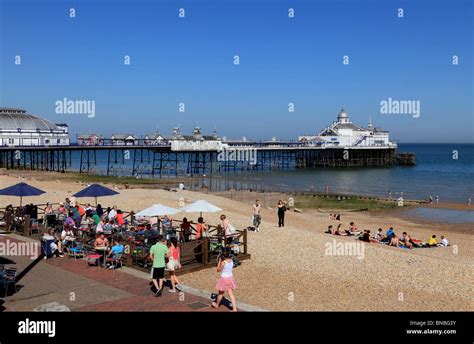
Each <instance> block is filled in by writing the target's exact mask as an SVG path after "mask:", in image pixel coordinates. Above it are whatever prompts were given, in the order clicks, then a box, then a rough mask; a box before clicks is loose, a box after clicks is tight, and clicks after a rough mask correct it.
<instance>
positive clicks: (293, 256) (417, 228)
mask: <svg viewBox="0 0 474 344" xmlns="http://www.w3.org/2000/svg"><path fill="white" fill-rule="evenodd" d="M20 174H21V173H20ZM24 175H26V174H24ZM53 178H54V177H50V178H44V179H46V180H38V179H41V178H40V177H39V175H35V176H33V175H30V176H29V177H28V176H26V178H25V180H24V181H25V182H27V183H29V184H30V185H33V186H35V187H38V188H40V189H42V190H44V191H46V193H45V194H43V195H41V196H37V197H26V198H24V200H23V202H24V203H35V204H39V203H46V202H48V201H49V202H55V203H57V202H60V201H63V200H64V198H66V197H70V196H71V195H72V194H73V193H75V192H77V191H79V190H81V189H82V188H84V185H83V183H80V182H72V181H65V180H60V179H57V180H55V179H53ZM19 181H20V179H19V178H18V177H17V176H15V177H14V176H12V175H10V176H6V175H2V176H0V188H4V187H7V186H10V185H13V184H15V183H17V182H19ZM106 186H108V187H111V185H106ZM117 188H118V189H119V190H118V191H119V192H120V194H119V195H116V196H110V197H103V198H100V199H99V203H101V204H102V205H103V206H113V205H117V206H118V208H119V209H122V210H125V211H130V210H134V211H139V210H141V209H144V208H146V207H149V206H150V205H152V204H154V203H163V204H165V205H167V206H171V207H176V208H177V207H178V206H179V198H180V197H184V198H185V199H186V201H187V202H193V201H196V200H199V199H205V200H207V201H209V202H211V203H213V204H215V205H217V206H218V207H220V208H222V209H224V210H223V212H222V213H225V214H226V215H227V217H228V218H229V219H230V221H231V223H232V224H233V225H234V226H235V227H236V228H238V229H242V228H245V227H247V226H249V225H251V214H252V202H250V201H247V200H246V199H245V200H244V199H242V200H235V199H229V198H228V197H222V196H219V195H214V194H211V193H206V192H195V191H187V190H182V191H169V190H164V189H154V188H141V187H133V188H128V189H125V188H123V187H122V186H117ZM253 195H255V193H254V194H252V193H251V196H253ZM251 196H249V199H252V197H251ZM256 196H257V197H254V198H261V197H258V195H256ZM0 200H1V205H2V206H6V205H7V204H10V203H12V204H14V205H17V204H18V202H19V199H18V198H17V197H9V196H1V198H0ZM272 200H273V199H272ZM272 200H270V199H268V202H270V201H272ZM295 201H297V199H295ZM79 202H81V203H93V202H94V200H93V199H88V198H84V199H79ZM274 207H275V205H274V204H273V205H272V204H264V207H262V208H263V209H262V225H261V231H260V232H258V233H255V232H249V238H248V244H249V248H248V249H249V253H250V254H251V259H250V260H246V261H244V262H243V263H242V265H241V266H239V267H237V268H236V269H235V270H234V273H235V278H236V280H237V284H238V288H237V289H236V296H237V299H238V300H240V301H242V302H245V303H247V304H251V305H255V306H257V307H260V308H263V309H266V310H273V311H472V310H473V309H474V307H473V306H474V303H473V300H474V290H473V283H472V282H473V280H474V268H473V267H474V258H473V257H474V248H473V244H474V240H473V234H472V231H470V224H460V225H456V228H453V225H447V224H436V225H433V224H429V225H428V224H426V223H421V222H420V221H419V220H418V221H416V222H415V221H410V220H408V219H402V218H400V217H398V216H396V213H392V212H391V211H389V210H384V211H380V212H347V211H341V212H340V213H341V217H342V218H341V220H342V223H343V226H344V228H347V227H348V225H349V222H350V221H354V222H355V223H356V225H357V226H358V227H359V228H360V229H370V230H371V232H372V233H374V232H375V230H376V229H377V228H379V227H382V228H383V229H384V230H386V229H387V228H389V227H393V228H394V229H395V232H396V233H397V234H401V232H402V231H406V232H408V233H409V234H410V235H411V236H412V237H414V238H417V239H420V240H423V241H427V240H428V238H429V237H430V236H431V235H433V234H436V235H437V237H438V238H439V237H440V236H441V235H445V236H446V237H447V238H448V239H449V241H450V244H451V246H450V247H446V248H443V247H439V248H431V249H428V248H426V249H414V250H407V249H401V248H395V247H387V246H385V245H380V244H375V243H370V244H364V249H363V256H362V257H361V256H360V255H340V256H339V255H336V256H335V255H328V254H327V253H328V251H327V247H328V245H329V246H330V245H333V244H334V243H336V244H337V243H343V244H344V243H353V242H355V239H354V238H350V237H336V236H331V235H328V234H324V231H325V230H326V229H327V227H328V225H330V224H332V225H333V226H337V224H338V222H337V221H335V220H330V219H329V216H328V213H326V212H321V211H318V210H315V209H302V212H301V213H297V212H293V211H288V212H287V214H286V220H285V222H286V226H285V228H284V229H283V228H278V226H277V225H276V224H277V214H276V211H275V209H274ZM270 208H272V209H270ZM220 214H221V213H211V214H204V217H205V219H206V221H207V222H208V223H210V224H213V225H216V224H218V223H219V220H218V218H219V215H220ZM184 216H186V217H187V218H188V219H191V220H193V221H196V219H197V216H198V214H185V213H183V214H181V213H180V214H177V215H176V216H174V217H175V218H176V219H181V218H182V217H184ZM334 240H335V241H334ZM217 277H218V274H217V272H216V270H215V268H209V269H204V270H201V271H198V272H193V273H189V274H185V275H183V276H182V281H183V283H184V284H185V285H189V286H192V287H194V288H196V289H199V290H203V291H206V292H207V291H209V292H213V291H214V290H213V289H214V286H215V283H216V280H217Z"/></svg>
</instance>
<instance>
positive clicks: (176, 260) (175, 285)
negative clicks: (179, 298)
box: [166, 237, 181, 293]
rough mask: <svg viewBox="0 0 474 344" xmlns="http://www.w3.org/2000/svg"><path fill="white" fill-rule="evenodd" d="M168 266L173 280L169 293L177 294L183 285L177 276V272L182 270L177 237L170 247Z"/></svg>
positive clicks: (172, 239)
mask: <svg viewBox="0 0 474 344" xmlns="http://www.w3.org/2000/svg"><path fill="white" fill-rule="evenodd" d="M166 266H167V267H168V271H169V273H170V279H171V289H170V290H169V292H170V293H176V290H177V291H181V283H180V282H179V279H178V277H177V276H176V270H178V269H181V263H180V249H179V245H178V239H176V237H172V238H171V240H170V247H169V249H168V264H166Z"/></svg>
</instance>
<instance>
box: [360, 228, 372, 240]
mask: <svg viewBox="0 0 474 344" xmlns="http://www.w3.org/2000/svg"><path fill="white" fill-rule="evenodd" d="M359 240H362V241H365V242H370V230H364V233H363V234H362V236H360V237H359Z"/></svg>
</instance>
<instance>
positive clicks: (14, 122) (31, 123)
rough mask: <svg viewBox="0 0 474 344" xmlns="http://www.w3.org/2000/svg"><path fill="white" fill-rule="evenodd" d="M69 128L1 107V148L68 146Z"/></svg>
mask: <svg viewBox="0 0 474 344" xmlns="http://www.w3.org/2000/svg"><path fill="white" fill-rule="evenodd" d="M67 145H69V134H68V126H67V125H66V124H53V123H51V122H50V121H48V120H46V119H44V118H40V117H37V116H33V115H30V114H28V113H27V112H26V110H23V109H15V108H6V107H0V146H1V147H5V146H8V147H24V146H67Z"/></svg>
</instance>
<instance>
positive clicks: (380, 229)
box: [374, 228, 383, 241]
mask: <svg viewBox="0 0 474 344" xmlns="http://www.w3.org/2000/svg"><path fill="white" fill-rule="evenodd" d="M374 239H375V240H377V241H381V240H382V239H383V234H382V228H379V229H377V233H375V235H374Z"/></svg>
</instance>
